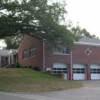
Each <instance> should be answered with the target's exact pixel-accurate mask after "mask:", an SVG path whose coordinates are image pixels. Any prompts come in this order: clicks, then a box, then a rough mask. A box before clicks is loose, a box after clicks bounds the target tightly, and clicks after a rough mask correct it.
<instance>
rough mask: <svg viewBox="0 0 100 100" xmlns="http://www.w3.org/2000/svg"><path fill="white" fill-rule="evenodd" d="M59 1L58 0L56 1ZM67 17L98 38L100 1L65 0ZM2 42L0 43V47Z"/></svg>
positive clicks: (99, 30) (99, 33)
mask: <svg viewBox="0 0 100 100" xmlns="http://www.w3.org/2000/svg"><path fill="white" fill-rule="evenodd" d="M57 1H60V0H57ZM65 1H66V3H67V7H66V9H67V11H68V15H67V16H66V19H70V20H71V21H72V22H73V23H74V24H76V23H77V22H78V23H79V25H80V26H81V27H82V28H86V29H87V30H88V31H89V32H90V33H91V34H95V35H97V36H98V37H100V0H65ZM2 44H3V42H0V46H1V45H2Z"/></svg>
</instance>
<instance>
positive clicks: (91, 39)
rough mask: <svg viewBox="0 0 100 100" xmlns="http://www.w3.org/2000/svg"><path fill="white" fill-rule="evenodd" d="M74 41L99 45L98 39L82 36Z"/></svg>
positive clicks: (99, 40)
mask: <svg viewBox="0 0 100 100" xmlns="http://www.w3.org/2000/svg"><path fill="white" fill-rule="evenodd" d="M74 43H75V44H81V45H92V46H100V39H97V38H88V37H84V38H81V39H79V41H77V42H74Z"/></svg>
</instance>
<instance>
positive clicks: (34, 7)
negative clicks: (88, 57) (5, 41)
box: [0, 0, 73, 45]
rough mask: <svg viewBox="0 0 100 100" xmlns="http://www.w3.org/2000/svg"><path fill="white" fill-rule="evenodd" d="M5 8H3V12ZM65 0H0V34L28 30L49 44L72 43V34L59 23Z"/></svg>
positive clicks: (7, 34) (62, 18) (19, 32)
mask: <svg viewBox="0 0 100 100" xmlns="http://www.w3.org/2000/svg"><path fill="white" fill-rule="evenodd" d="M5 11H6V12H5ZM65 13H67V11H66V10H65V2H62V3H59V2H52V3H51V2H50V1H48V0H20V1H19V0H1V1H0V37H1V38H3V37H6V36H12V35H18V34H29V33H31V34H29V35H31V36H35V37H38V38H41V39H45V40H46V41H47V42H49V43H51V44H58V42H59V40H60V43H61V44H62V43H64V44H68V45H70V44H72V42H73V35H72V34H71V32H70V31H69V30H68V29H67V28H66V25H61V22H64V14H65Z"/></svg>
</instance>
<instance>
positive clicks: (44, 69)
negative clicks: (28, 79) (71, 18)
mask: <svg viewBox="0 0 100 100" xmlns="http://www.w3.org/2000/svg"><path fill="white" fill-rule="evenodd" d="M44 41H45V40H44V39H43V71H45V42H44Z"/></svg>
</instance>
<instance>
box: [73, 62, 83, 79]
mask: <svg viewBox="0 0 100 100" xmlns="http://www.w3.org/2000/svg"><path fill="white" fill-rule="evenodd" d="M73 80H85V66H84V65H83V64H74V65H73Z"/></svg>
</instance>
